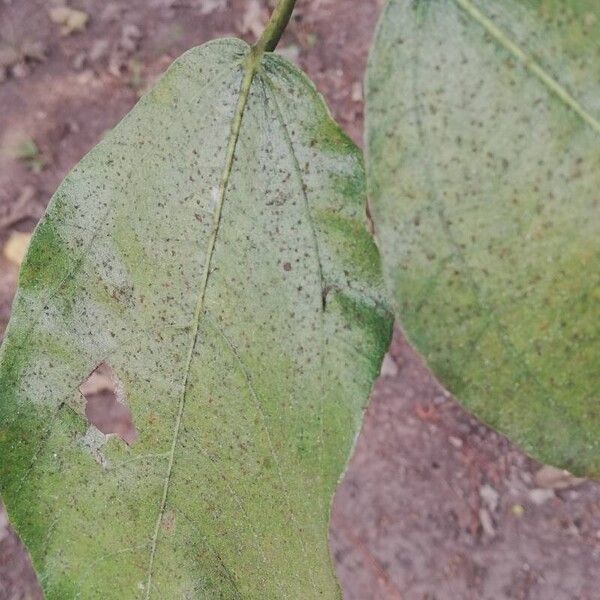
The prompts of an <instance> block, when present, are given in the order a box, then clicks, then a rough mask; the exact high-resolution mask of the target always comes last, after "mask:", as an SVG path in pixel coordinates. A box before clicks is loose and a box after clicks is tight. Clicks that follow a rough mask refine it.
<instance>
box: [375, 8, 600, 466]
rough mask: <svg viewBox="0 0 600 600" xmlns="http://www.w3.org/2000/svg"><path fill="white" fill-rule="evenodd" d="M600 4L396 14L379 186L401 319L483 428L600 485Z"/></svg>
mask: <svg viewBox="0 0 600 600" xmlns="http://www.w3.org/2000/svg"><path fill="white" fill-rule="evenodd" d="M598 17H600V15H599V14H598V3H597V2H596V1H595V0H572V1H569V2H561V1H557V0H535V1H534V0H531V1H527V2H526V1H525V0H522V1H515V0H506V1H503V2H496V1H493V0H427V1H425V0H414V1H411V2H408V1H405V0H391V1H390V2H389V4H388V6H387V9H386V11H385V14H384V15H383V17H382V20H381V24H380V27H379V30H378V34H377V39H376V42H375V46H374V49H373V51H372V54H371V57H370V65H369V69H368V75H367V121H368V126H367V136H368V141H367V146H368V161H367V178H368V180H369V194H370V198H371V200H372V203H373V207H372V208H373V219H374V223H375V229H376V235H377V238H378V243H379V246H380V249H381V251H382V255H383V256H382V260H383V264H384V275H385V278H386V281H387V283H388V286H389V288H390V290H391V291H392V293H393V295H394V297H395V303H396V309H397V313H398V316H399V317H400V318H401V320H402V324H403V327H404V329H405V331H406V333H407V335H408V337H409V339H410V340H411V342H412V343H413V344H414V345H415V346H416V348H417V349H418V350H419V351H420V352H421V353H422V354H423V355H424V356H425V358H426V359H427V361H428V362H429V365H430V366H431V368H432V370H433V371H434V373H435V374H436V375H437V376H438V377H439V379H440V380H441V381H442V383H444V385H445V386H446V387H447V388H448V389H449V390H451V391H452V392H453V393H454V394H456V395H457V397H458V399H459V400H461V401H462V402H463V403H464V405H465V406H466V407H467V408H468V409H470V410H471V411H472V412H473V413H474V414H476V415H477V416H479V417H480V418H481V419H483V420H484V421H486V422H487V423H488V424H490V425H492V426H493V427H496V428H497V429H499V430H500V431H502V432H504V433H506V434H508V435H509V436H510V437H512V439H513V440H515V441H516V442H517V443H519V444H520V445H521V446H522V448H523V449H524V450H525V451H527V452H529V453H530V454H532V455H533V456H535V457H537V458H538V459H541V460H543V461H546V462H549V463H553V464H555V465H560V466H562V467H565V468H568V469H571V470H572V471H574V472H576V473H580V474H587V475H600V397H599V383H600V370H599V369H598V357H599V355H600V344H599V334H600V196H599V195H598V191H599V190H600V86H599V82H600V77H599V69H600V55H599V53H598V39H600V22H599V21H600V20H599V19H598Z"/></svg>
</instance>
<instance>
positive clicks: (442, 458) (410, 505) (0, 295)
mask: <svg viewBox="0 0 600 600" xmlns="http://www.w3.org/2000/svg"><path fill="white" fill-rule="evenodd" d="M56 3H58V0H57V2H55V3H54V4H56ZM51 6H53V3H52V2H48V0H0V81H2V83H0V248H1V247H3V246H4V244H5V243H6V241H7V240H8V239H9V237H10V235H11V233H13V232H14V231H20V232H30V231H31V230H32V229H33V227H34V226H35V223H36V221H37V220H38V219H39V217H40V216H41V213H42V211H43V209H44V206H45V204H46V203H47V202H48V200H49V198H50V196H51V195H52V193H53V191H54V190H55V188H56V187H57V185H58V183H59V182H60V181H61V179H62V178H63V177H64V176H65V174H66V173H67V171H68V170H69V169H70V168H71V167H72V166H73V165H74V164H75V163H76V162H77V161H78V160H79V159H80V158H81V157H82V155H83V154H84V153H85V152H86V151H87V150H89V149H90V148H91V147H92V146H93V145H94V144H95V143H96V142H97V141H98V140H99V139H100V138H101V137H102V135H103V133H104V132H105V131H106V130H107V129H109V128H110V127H112V126H113V125H114V124H116V123H117V122H118V121H119V119H120V118H121V117H122V116H123V115H124V114H125V113H126V112H127V111H128V110H129V109H130V108H131V106H132V105H133V104H134V103H135V102H136V100H137V99H138V97H139V96H140V94H141V93H143V91H144V90H145V89H147V88H148V87H149V86H151V85H152V82H153V81H154V80H155V79H156V77H157V76H158V75H159V74H160V73H161V72H162V71H163V70H164V69H165V67H166V66H167V65H168V64H169V63H170V62H171V61H172V60H173V59H174V58H175V57H177V56H178V55H179V54H181V53H182V52H183V51H184V50H186V49H188V48H189V47H191V46H194V45H198V44H201V43H203V42H205V41H207V40H209V39H212V38H215V37H221V36H230V35H235V36H241V37H243V38H245V39H247V40H249V41H252V40H253V39H254V38H255V36H256V34H257V32H258V31H259V30H260V27H261V25H262V23H263V22H264V20H265V18H266V16H267V14H268V3H267V2H265V1H262V0H261V1H259V0H245V1H244V0H115V1H107V2H97V1H95V0H72V2H71V3H70V4H69V6H71V7H73V8H76V9H79V10H82V11H84V12H85V13H86V14H87V15H88V17H89V20H88V22H87V23H86V24H85V25H84V26H82V27H81V30H80V31H73V32H71V33H69V34H67V32H66V31H61V29H62V27H61V26H60V25H58V24H56V23H53V22H52V21H51V19H50V18H49V12H48V11H49V8H50V7H51ZM380 8H381V3H380V2H378V1H377V0H299V1H298V6H297V9H296V12H295V16H294V18H293V20H292V22H291V24H290V27H289V29H288V31H287V32H286V34H285V36H284V39H283V41H282V43H281V44H280V50H281V51H282V52H283V53H284V54H285V55H286V56H287V57H288V58H291V59H292V60H295V61H296V62H298V63H299V65H300V66H301V67H302V68H303V69H304V70H306V71H307V72H308V74H309V75H310V77H311V78H312V80H313V81H314V82H315V84H316V86H317V88H318V89H319V90H320V91H321V93H322V94H323V95H324V96H325V98H326V100H327V102H328V104H329V106H330V108H331V110H332V113H333V114H334V116H335V117H336V119H337V120H338V121H339V122H340V123H341V125H342V126H343V127H344V128H345V129H346V131H347V132H348V133H349V134H350V135H351V137H352V138H353V139H354V140H355V141H356V142H357V143H359V144H360V143H361V138H362V125H363V110H362V93H361V82H362V77H363V72H364V68H365V64H366V58H367V51H368V46H369V43H370V40H371V37H372V35H373V30H374V27H375V23H376V20H377V16H378V13H379V11H380ZM7 48H8V50H9V51H7ZM32 142H34V144H35V145H34V146H32ZM19 156H20V157H19ZM16 277H17V267H16V266H15V265H14V264H13V263H12V262H10V261H9V260H8V259H6V258H5V257H4V256H0V334H1V332H2V331H3V330H4V327H5V325H6V322H7V321H8V317H9V314H10V304H11V301H12V296H13V294H14V289H15V285H16ZM5 521H6V519H5V516H4V513H2V512H0V600H17V599H19V600H20V599H31V600H33V599H36V598H40V597H41V594H40V592H39V588H38V587H37V584H36V581H35V576H34V574H33V572H32V570H31V567H30V564H29V561H28V559H27V555H26V553H25V552H24V550H23V548H22V546H21V544H20V543H19V541H18V539H17V538H16V537H15V535H14V534H13V533H12V531H11V530H10V528H7V526H6V522H5ZM331 545H332V553H333V555H334V558H335V563H336V568H337V571H338V574H339V578H340V581H341V584H342V587H343V590H344V597H345V598H347V599H348V600H369V599H374V600H377V599H388V598H389V599H399V598H402V599H408V600H413V599H414V600H425V599H427V600H434V599H435V600H446V599H448V600H455V599H459V600H463V599H465V600H467V599H476V600H480V599H481V600H498V599H504V598H507V599H508V598H510V599H531V600H534V599H540V600H563V599H564V600H575V599H578V600H594V599H600V483H594V482H579V481H576V480H573V479H571V478H569V477H568V476H566V475H564V474H561V473H558V474H557V473H556V472H554V471H551V470H549V469H547V468H542V465H539V464H537V463H535V462H534V461H532V460H530V459H528V458H527V457H525V456H524V455H523V454H522V453H521V452H520V451H519V450H518V448H515V447H514V446H513V445H511V444H510V443H509V442H508V441H507V440H506V439H505V438H504V437H502V436H501V435H499V434H497V433H496V432H494V431H492V430H490V429H489V428H487V427H485V426H484V425H482V424H480V423H478V422H477V421H476V420H475V419H473V418H472V417H471V416H469V415H468V414H467V413H466V412H465V411H463V410H462V409H461V408H460V406H459V405H458V404H457V403H456V402H455V401H454V400H453V399H452V398H451V397H450V395H449V394H448V393H446V392H445V391H444V390H443V389H442V388H441V386H440V385H439V384H438V383H437V382H436V381H435V380H434V379H433V378H432V376H431V375H430V374H429V373H428V371H427V369H426V368H425V366H424V365H423V362H422V360H421V359H420V357H419V356H418V355H417V354H416V353H415V352H414V351H413V350H412V349H411V348H410V347H409V346H408V344H407V343H406V342H405V340H404V339H403V336H402V333H401V332H400V330H397V331H396V334H395V337H394V341H393V343H392V347H391V349H390V353H389V354H388V357H387V358H386V361H385V363H384V367H383V370H382V376H381V377H380V379H379V381H378V382H377V385H376V387H375V390H374V392H373V394H372V397H371V402H370V405H369V408H368V410H367V413H366V417H365V421H364V427H363V431H362V434H361V436H360V438H359V441H358V444H357V448H356V451H355V453H354V457H353V458H352V460H351V463H350V465H349V468H348V470H347V472H346V475H345V477H344V480H343V482H342V484H341V485H340V487H339V489H338V491H337V494H336V498H335V502H334V509H333V518H332V527H331Z"/></svg>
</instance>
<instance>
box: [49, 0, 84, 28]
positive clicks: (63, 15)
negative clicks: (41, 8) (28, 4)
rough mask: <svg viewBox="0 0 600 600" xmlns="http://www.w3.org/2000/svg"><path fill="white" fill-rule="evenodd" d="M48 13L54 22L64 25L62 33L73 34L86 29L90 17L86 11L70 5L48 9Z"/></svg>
mask: <svg viewBox="0 0 600 600" xmlns="http://www.w3.org/2000/svg"><path fill="white" fill-rule="evenodd" d="M48 15H49V16H50V20H51V21H52V22H53V23H55V24H56V25H62V27H61V29H60V33H61V35H71V34H72V33H75V32H77V31H84V30H85V27H86V25H87V22H88V20H89V18H90V17H89V15H88V14H87V13H86V12H83V11H82V10H76V9H74V8H69V7H68V6H55V7H53V8H51V9H50V10H49V11H48Z"/></svg>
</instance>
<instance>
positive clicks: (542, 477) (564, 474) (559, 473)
mask: <svg viewBox="0 0 600 600" xmlns="http://www.w3.org/2000/svg"><path fill="white" fill-rule="evenodd" d="M533 479H534V481H535V485H536V486H537V487H539V488H546V489H553V490H564V489H565V488H570V487H574V486H576V485H580V484H582V483H583V482H584V481H586V480H585V479H584V478H583V477H575V475H572V474H571V473H569V471H565V470H564V469H557V468H556V467H552V466H550V465H544V466H543V467H542V468H541V469H540V470H539V471H538V472H537V473H536V474H535V476H534V478H533Z"/></svg>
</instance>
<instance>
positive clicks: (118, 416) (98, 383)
mask: <svg viewBox="0 0 600 600" xmlns="http://www.w3.org/2000/svg"><path fill="white" fill-rule="evenodd" d="M79 391H80V392H81V394H82V395H83V397H84V398H85V399H86V404H85V416H86V418H87V420H88V422H89V424H90V425H94V427H96V428H97V429H98V430H100V431H101V432H102V433H103V434H104V435H109V434H111V433H114V434H116V435H118V436H119V437H120V438H121V439H122V440H123V441H124V442H125V443H126V444H127V445H129V446H131V445H132V444H133V443H134V442H135V441H136V440H137V438H138V432H137V429H136V428H135V425H134V424H133V417H132V415H131V411H130V410H129V408H127V406H126V404H125V393H124V391H123V385H122V384H121V382H120V381H119V379H118V377H117V376H116V374H115V373H114V371H113V370H112V368H111V367H110V366H109V365H108V364H106V363H104V362H102V363H100V364H99V365H98V366H97V367H96V368H95V369H94V370H93V371H92V372H91V373H90V375H89V376H88V377H87V379H86V380H85V381H84V382H83V383H82V384H81V385H80V386H79Z"/></svg>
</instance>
